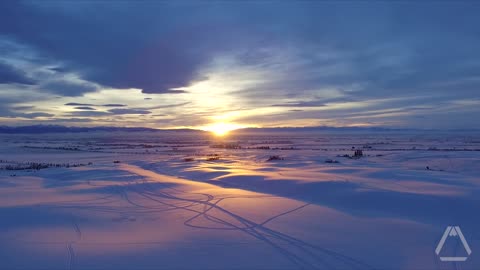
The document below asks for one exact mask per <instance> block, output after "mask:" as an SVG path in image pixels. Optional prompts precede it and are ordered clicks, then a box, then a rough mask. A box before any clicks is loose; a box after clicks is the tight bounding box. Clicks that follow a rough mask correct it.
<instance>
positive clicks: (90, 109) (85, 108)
mask: <svg viewBox="0 0 480 270" xmlns="http://www.w3.org/2000/svg"><path fill="white" fill-rule="evenodd" d="M75 109H77V110H87V111H95V110H96V109H95V108H92V107H88V106H79V107H75Z"/></svg>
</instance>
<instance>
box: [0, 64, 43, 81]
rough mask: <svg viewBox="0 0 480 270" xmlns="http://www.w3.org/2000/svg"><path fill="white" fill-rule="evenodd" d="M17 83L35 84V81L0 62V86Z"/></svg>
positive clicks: (20, 71) (22, 72)
mask: <svg viewBox="0 0 480 270" xmlns="http://www.w3.org/2000/svg"><path fill="white" fill-rule="evenodd" d="M9 83H19V84H28V85H32V84H35V81H34V80H33V79H31V78H29V77H28V76H27V75H26V74H25V72H24V71H22V70H19V69H16V68H15V67H13V66H11V65H9V64H7V63H4V62H2V61H0V84H9Z"/></svg>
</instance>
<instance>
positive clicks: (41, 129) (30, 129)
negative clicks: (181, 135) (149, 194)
mask: <svg viewBox="0 0 480 270" xmlns="http://www.w3.org/2000/svg"><path fill="white" fill-rule="evenodd" d="M171 130H172V129H171ZM185 130H188V129H175V131H185ZM97 131H103V132H118V131H123V132H139V131H141V132H144V131H159V130H158V129H153V128H144V127H105V126H99V127H66V126H59V125H33V126H18V127H12V126H0V133H31V134H36V133H69V132H70V133H78V132H97ZM172 131H173V130H172ZM191 131H196V130H191Z"/></svg>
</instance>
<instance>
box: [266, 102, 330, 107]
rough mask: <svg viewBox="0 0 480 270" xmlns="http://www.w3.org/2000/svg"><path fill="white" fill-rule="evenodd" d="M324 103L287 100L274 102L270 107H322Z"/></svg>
mask: <svg viewBox="0 0 480 270" xmlns="http://www.w3.org/2000/svg"><path fill="white" fill-rule="evenodd" d="M323 106H325V103H323V101H299V102H287V103H282V104H274V105H272V107H323Z"/></svg>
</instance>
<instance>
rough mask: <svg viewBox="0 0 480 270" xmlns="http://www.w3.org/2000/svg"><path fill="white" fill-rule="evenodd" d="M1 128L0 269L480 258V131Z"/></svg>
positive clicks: (342, 264) (437, 264)
mask: <svg viewBox="0 0 480 270" xmlns="http://www.w3.org/2000/svg"><path fill="white" fill-rule="evenodd" d="M0 142H1V146H0V160H1V161H0V269H480V214H479V213H480V176H479V175H480V135H478V134H470V135H465V134H459V133H455V134H422V133H410V134H394V133H385V134H380V133H373V132H372V133H363V134H345V133H344V134H329V133H325V134H321V133H301V134H298V133H297V134H295V133H288V132H284V133H281V132H279V133H271V132H265V133H245V134H237V135H235V134H231V135H229V136H226V137H224V138H215V137H211V136H210V135H207V134H203V133H196V132H167V131H164V132H138V133H78V134H43V135H19V134H15V135H13V134H12V135H0ZM355 150H362V152H363V156H362V157H359V158H352V155H353V153H354V151H355ZM345 155H349V156H348V157H347V156H345ZM447 226H459V227H460V228H461V230H462V233H463V235H464V237H465V239H466V241H467V242H468V244H469V247H470V249H471V251H472V252H471V254H470V255H469V256H467V255H468V254H466V251H465V249H464V248H463V244H462V242H461V241H459V240H458V239H457V238H458V237H448V239H447V241H446V242H445V245H444V248H442V249H441V251H440V254H439V255H437V254H436V253H435V249H436V248H437V244H438V243H439V241H440V239H441V238H442V235H443V234H444V231H445V229H446V228H447ZM450 238H451V239H450ZM450 240H451V241H450ZM440 256H450V257H452V256H466V257H467V260H466V261H463V262H443V261H441V260H440V259H439V257H440Z"/></svg>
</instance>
